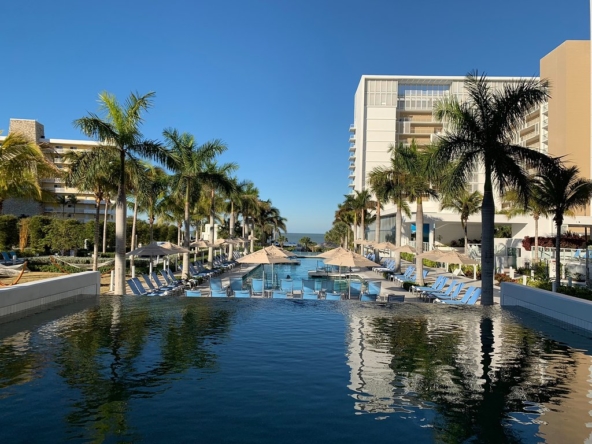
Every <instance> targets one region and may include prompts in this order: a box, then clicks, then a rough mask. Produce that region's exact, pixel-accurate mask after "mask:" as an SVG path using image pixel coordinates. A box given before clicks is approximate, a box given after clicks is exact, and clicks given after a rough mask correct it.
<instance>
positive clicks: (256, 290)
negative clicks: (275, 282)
mask: <svg viewBox="0 0 592 444" xmlns="http://www.w3.org/2000/svg"><path fill="white" fill-rule="evenodd" d="M251 297H263V279H251Z"/></svg>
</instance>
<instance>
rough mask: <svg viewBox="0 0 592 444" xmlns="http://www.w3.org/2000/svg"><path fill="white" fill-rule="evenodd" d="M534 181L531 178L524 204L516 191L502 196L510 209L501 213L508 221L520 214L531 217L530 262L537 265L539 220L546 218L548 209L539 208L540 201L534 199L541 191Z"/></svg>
mask: <svg viewBox="0 0 592 444" xmlns="http://www.w3.org/2000/svg"><path fill="white" fill-rule="evenodd" d="M534 179H535V178H534V177H533V181H531V182H530V183H529V186H530V187H531V189H530V192H529V198H528V200H527V201H526V204H524V202H521V201H520V198H519V196H518V193H517V192H516V190H510V191H508V192H507V193H506V194H505V195H504V196H503V200H504V203H507V204H509V205H510V207H509V208H508V209H504V210H502V211H501V213H503V214H505V215H506V216H507V217H508V219H511V218H512V217H514V216H517V215H521V214H528V215H530V216H532V219H533V220H534V254H533V257H532V260H533V262H534V263H537V262H538V261H539V219H540V218H541V216H545V217H546V216H548V215H549V209H548V208H547V207H544V206H541V205H540V200H539V199H537V198H536V196H537V195H538V194H540V192H541V189H540V187H539V186H538V182H537V181H536V180H534Z"/></svg>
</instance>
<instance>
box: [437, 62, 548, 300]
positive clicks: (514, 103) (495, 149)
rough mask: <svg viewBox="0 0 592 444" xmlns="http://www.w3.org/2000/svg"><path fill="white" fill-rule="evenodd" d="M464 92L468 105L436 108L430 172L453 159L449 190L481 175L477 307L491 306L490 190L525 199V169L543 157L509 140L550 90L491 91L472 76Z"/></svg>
mask: <svg viewBox="0 0 592 444" xmlns="http://www.w3.org/2000/svg"><path fill="white" fill-rule="evenodd" d="M465 89H466V92H467V94H468V96H469V100H468V101H466V102H463V103H459V102H458V100H457V99H456V98H455V97H454V96H451V97H450V98H448V99H444V100H442V101H441V102H439V103H438V104H437V105H436V106H435V109H434V114H435V117H436V118H437V119H438V120H441V121H444V122H445V123H446V125H447V132H445V133H444V134H443V135H441V136H440V138H439V141H438V146H437V151H436V153H435V155H434V156H433V158H432V160H433V162H432V168H434V169H441V167H442V165H448V164H450V162H451V161H452V160H456V161H457V163H456V164H455V165H454V168H453V169H452V171H451V174H450V180H448V181H447V184H446V185H447V187H448V189H449V191H455V190H459V189H461V188H462V187H464V186H465V184H466V183H468V182H469V177H470V175H471V174H472V173H473V172H474V171H475V170H477V168H479V167H480V166H481V167H482V168H483V169H484V171H485V185H484V191H483V204H482V206H481V219H482V239H481V247H482V250H481V261H482V262H481V264H482V289H483V290H482V293H481V304H482V305H493V273H494V257H493V254H494V251H493V248H494V245H493V242H494V241H493V235H494V217H495V202H494V196H493V189H494V187H495V188H496V189H497V190H498V191H499V192H500V193H502V194H503V193H504V192H506V191H507V190H508V189H510V188H514V189H516V190H517V191H518V192H519V195H520V198H521V200H522V201H526V200H527V199H526V198H527V194H528V186H527V185H528V169H529V168H539V167H542V166H543V165H544V164H546V163H548V158H547V157H546V156H545V155H544V154H542V153H539V152H537V151H534V150H531V149H528V148H525V147H522V146H519V145H515V144H514V143H513V142H512V141H513V138H514V134H515V131H516V129H517V128H519V125H520V124H521V123H523V121H524V118H525V116H526V115H527V113H528V112H529V110H530V109H532V108H533V107H535V106H537V105H539V104H541V103H543V102H544V101H545V100H547V98H548V97H549V88H548V83H547V82H546V81H544V80H543V81H539V80H536V79H532V80H519V81H515V82H511V83H507V84H505V85H504V87H503V88H500V89H492V88H491V87H490V86H489V85H488V83H487V78H486V76H485V75H481V76H480V75H479V74H478V73H477V72H474V73H471V74H469V75H467V77H466V80H465Z"/></svg>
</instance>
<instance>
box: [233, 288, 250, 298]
mask: <svg viewBox="0 0 592 444" xmlns="http://www.w3.org/2000/svg"><path fill="white" fill-rule="evenodd" d="M234 297H235V298H250V297H251V292H250V291H249V290H234Z"/></svg>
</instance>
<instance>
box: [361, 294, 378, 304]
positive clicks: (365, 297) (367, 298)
mask: <svg viewBox="0 0 592 444" xmlns="http://www.w3.org/2000/svg"><path fill="white" fill-rule="evenodd" d="M376 298H378V295H377V294H366V293H362V295H361V296H360V301H362V302H376Z"/></svg>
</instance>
